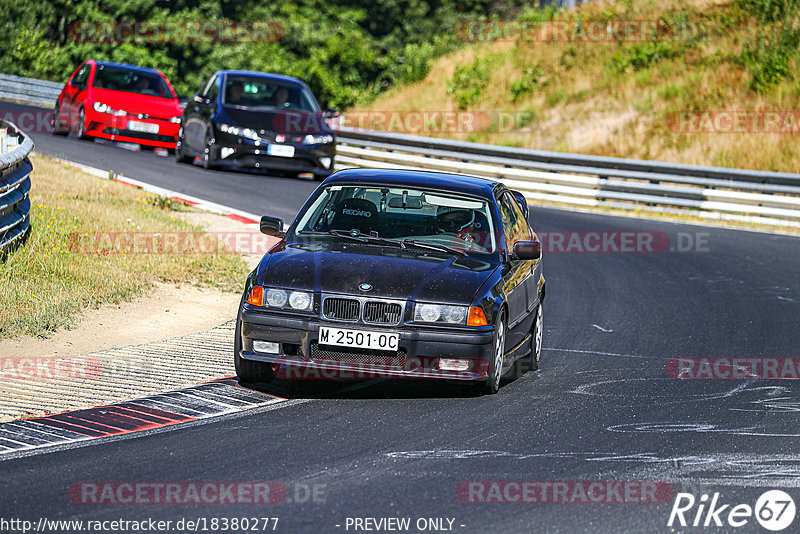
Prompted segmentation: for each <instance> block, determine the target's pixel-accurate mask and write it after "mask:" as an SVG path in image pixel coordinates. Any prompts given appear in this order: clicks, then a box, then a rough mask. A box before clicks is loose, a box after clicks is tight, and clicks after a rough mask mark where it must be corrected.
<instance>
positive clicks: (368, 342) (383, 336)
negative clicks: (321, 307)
mask: <svg viewBox="0 0 800 534" xmlns="http://www.w3.org/2000/svg"><path fill="white" fill-rule="evenodd" d="M319 344H320V345H335V346H337V347H356V348H359V349H372V350H386V351H397V348H398V346H399V344H400V334H391V333H387V332H369V331H366V330H346V329H344V328H329V327H327V326H320V327H319Z"/></svg>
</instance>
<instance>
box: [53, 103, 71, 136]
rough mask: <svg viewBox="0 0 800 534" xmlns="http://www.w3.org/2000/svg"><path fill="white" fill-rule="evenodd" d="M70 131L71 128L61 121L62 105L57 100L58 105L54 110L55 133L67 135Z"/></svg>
mask: <svg viewBox="0 0 800 534" xmlns="http://www.w3.org/2000/svg"><path fill="white" fill-rule="evenodd" d="M68 133H69V128H67V127H66V126H64V123H62V122H61V105H60V104H59V103H58V102H56V107H55V109H54V110H53V135H67V134H68Z"/></svg>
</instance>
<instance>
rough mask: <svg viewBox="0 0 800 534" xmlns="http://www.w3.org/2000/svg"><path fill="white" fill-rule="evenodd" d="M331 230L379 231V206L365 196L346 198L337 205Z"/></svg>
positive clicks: (366, 232)
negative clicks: (364, 197)
mask: <svg viewBox="0 0 800 534" xmlns="http://www.w3.org/2000/svg"><path fill="white" fill-rule="evenodd" d="M329 230H358V231H360V232H362V233H364V234H368V233H370V231H371V230H375V231H377V230H378V207H377V206H376V205H375V203H374V202H370V201H369V200H365V199H363V198H346V199H344V200H343V201H342V202H340V203H339V204H338V205H337V206H336V209H335V210H334V214H333V221H331V226H330V228H329Z"/></svg>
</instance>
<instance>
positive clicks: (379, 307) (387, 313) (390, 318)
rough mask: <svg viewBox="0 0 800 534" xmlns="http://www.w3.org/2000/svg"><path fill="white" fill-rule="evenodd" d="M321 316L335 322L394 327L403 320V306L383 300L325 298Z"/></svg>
mask: <svg viewBox="0 0 800 534" xmlns="http://www.w3.org/2000/svg"><path fill="white" fill-rule="evenodd" d="M322 315H323V316H324V317H325V318H326V319H333V320H335V321H350V322H358V321H361V322H364V323H369V324H385V325H394V324H398V323H399V322H400V321H401V320H402V319H403V305H402V304H401V303H399V302H387V301H383V300H368V299H363V298H362V299H356V298H347V297H325V298H324V299H323V301H322Z"/></svg>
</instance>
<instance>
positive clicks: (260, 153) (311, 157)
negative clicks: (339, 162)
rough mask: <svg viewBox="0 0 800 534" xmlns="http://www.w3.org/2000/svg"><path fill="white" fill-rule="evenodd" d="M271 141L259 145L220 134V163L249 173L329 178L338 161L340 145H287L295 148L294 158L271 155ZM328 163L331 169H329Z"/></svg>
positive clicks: (216, 142) (217, 147)
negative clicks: (307, 173) (268, 170)
mask: <svg viewBox="0 0 800 534" xmlns="http://www.w3.org/2000/svg"><path fill="white" fill-rule="evenodd" d="M269 145H270V143H269V142H268V141H264V142H259V144H256V143H255V141H252V140H249V139H247V140H245V139H240V138H237V137H235V136H231V135H227V134H218V135H217V136H216V138H215V140H214V152H215V155H216V161H215V162H216V163H217V164H219V165H221V166H231V167H240V168H248V169H271V170H276V171H288V172H296V173H303V172H309V173H313V174H314V175H315V176H319V177H327V176H328V175H330V174H331V173H332V172H333V166H334V160H335V158H336V144H335V143H329V144H319V145H301V144H294V143H293V144H288V143H287V144H285V146H293V147H294V156H292V157H282V156H271V155H269V154H268V146H269ZM325 163H327V165H325Z"/></svg>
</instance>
